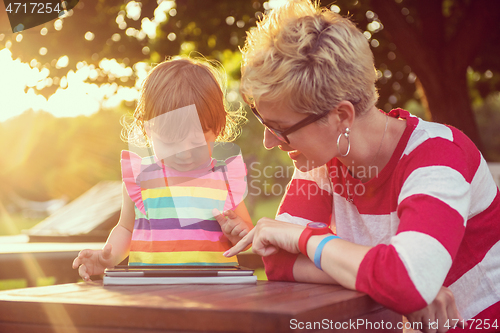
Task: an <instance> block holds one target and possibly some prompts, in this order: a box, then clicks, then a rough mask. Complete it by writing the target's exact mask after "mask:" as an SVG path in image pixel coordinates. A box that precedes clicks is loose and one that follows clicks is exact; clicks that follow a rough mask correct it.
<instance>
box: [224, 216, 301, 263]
mask: <svg viewBox="0 0 500 333" xmlns="http://www.w3.org/2000/svg"><path fill="white" fill-rule="evenodd" d="M303 230H304V226H300V225H296V224H292V223H288V222H281V221H276V220H273V219H270V218H267V217H264V218H262V219H260V220H259V222H257V225H256V226H255V228H253V229H252V230H251V231H250V232H249V233H248V234H247V235H246V236H245V237H243V238H242V239H241V240H240V241H239V242H238V243H237V244H236V245H235V246H233V247H232V248H231V249H229V250H228V251H226V252H225V253H224V255H225V256H226V257H232V256H234V255H236V254H238V253H240V252H241V251H243V250H244V249H245V248H246V247H247V246H248V245H250V244H252V251H253V252H254V253H256V254H258V255H260V256H263V257H266V256H269V255H272V254H275V253H277V252H278V251H279V249H283V250H285V251H287V252H290V253H299V245H298V243H299V237H300V234H301V233H302V231H303Z"/></svg>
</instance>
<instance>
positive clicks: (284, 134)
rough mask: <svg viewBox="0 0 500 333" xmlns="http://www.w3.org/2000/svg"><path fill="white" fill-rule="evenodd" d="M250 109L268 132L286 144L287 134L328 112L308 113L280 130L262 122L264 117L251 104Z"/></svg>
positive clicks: (288, 141)
mask: <svg viewBox="0 0 500 333" xmlns="http://www.w3.org/2000/svg"><path fill="white" fill-rule="evenodd" d="M250 109H252V112H253V114H254V115H255V117H257V119H258V120H259V121H260V122H261V124H262V125H264V126H265V127H266V128H267V130H268V131H269V132H271V133H272V134H274V136H275V137H277V138H278V140H280V141H281V142H285V143H287V144H289V143H290V140H288V135H290V134H292V133H293V132H295V131H298V130H299V129H301V128H302V127H305V126H307V125H309V124H312V123H314V122H315V121H317V120H319V119H321V118H323V117H325V116H326V115H327V114H328V113H329V112H325V113H322V114H312V115H309V116H307V117H306V118H305V119H302V120H301V121H299V122H298V123H296V124H295V125H293V126H292V127H289V128H287V129H286V130H283V131H280V130H277V129H274V128H272V127H270V126H269V125H267V124H266V123H265V122H264V119H262V116H261V115H260V113H259V111H257V109H256V108H254V107H253V106H250Z"/></svg>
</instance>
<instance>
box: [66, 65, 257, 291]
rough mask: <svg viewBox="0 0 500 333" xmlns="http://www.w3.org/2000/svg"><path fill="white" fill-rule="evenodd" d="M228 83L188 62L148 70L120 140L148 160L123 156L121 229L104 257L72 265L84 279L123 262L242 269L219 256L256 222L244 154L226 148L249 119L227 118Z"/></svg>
mask: <svg viewBox="0 0 500 333" xmlns="http://www.w3.org/2000/svg"><path fill="white" fill-rule="evenodd" d="M222 82H223V81H222V80H221V75H220V73H219V72H218V71H217V70H216V69H215V68H214V67H212V66H211V65H210V64H208V63H207V62H205V61H201V60H194V59H190V58H177V59H173V60H168V61H165V62H163V63H160V64H159V65H157V66H156V67H155V68H154V69H153V70H152V71H151V72H150V73H149V75H148V77H147V78H146V80H145V81H144V84H143V87H142V91H141V96H140V98H139V101H138V105H137V108H136V111H135V113H134V121H133V122H132V124H131V125H127V124H125V132H126V135H124V137H125V138H126V139H127V141H128V142H129V143H130V144H131V145H130V147H131V148H133V147H140V146H143V147H145V148H146V149H145V150H146V151H149V152H150V153H149V154H143V155H147V156H146V157H144V158H142V157H140V156H139V155H138V154H136V153H134V152H131V151H123V152H122V156H121V158H122V159H121V165H122V178H123V205H122V212H121V215H120V219H119V221H118V224H117V225H116V227H115V228H113V230H112V231H111V234H110V235H109V237H108V240H107V242H106V244H105V246H104V247H103V249H102V250H98V251H94V250H88V249H87V250H83V251H81V252H80V254H79V255H78V257H77V258H76V259H75V260H74V262H73V268H78V272H79V274H80V276H81V277H82V278H83V279H84V280H85V281H89V280H90V275H98V274H102V273H103V272H104V269H105V268H107V267H113V266H115V265H117V264H118V263H120V262H121V261H122V260H123V259H125V258H126V257H127V255H129V265H166V264H173V265H176V264H183V265H185V264H209V265H228V264H235V263H237V262H235V260H234V259H231V258H226V257H224V256H223V253H224V252H225V251H227V250H228V249H229V248H231V246H232V245H231V243H232V244H235V243H237V242H238V241H239V240H240V239H241V238H242V237H243V236H245V235H246V234H247V233H248V231H249V230H250V229H251V228H252V227H253V225H252V222H251V219H250V216H249V214H248V211H247V209H246V207H245V205H244V203H243V197H244V195H245V194H246V182H245V176H246V169H245V165H244V163H243V160H242V158H241V155H240V154H239V153H238V152H239V149H237V147H236V146H235V145H232V144H230V143H225V144H222V143H220V142H221V141H231V140H232V139H234V138H235V137H236V136H237V133H238V130H237V129H238V125H239V120H242V119H244V117H243V116H242V115H241V114H240V113H239V112H230V111H227V108H226V106H225V99H224V92H223V84H222ZM216 141H218V143H217V144H215V145H214V142H216ZM131 150H132V149H131ZM134 150H137V149H134ZM143 150H144V149H143ZM219 210H223V211H224V214H221V213H220V212H219ZM214 216H215V217H214Z"/></svg>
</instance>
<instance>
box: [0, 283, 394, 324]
mask: <svg viewBox="0 0 500 333" xmlns="http://www.w3.org/2000/svg"><path fill="white" fill-rule="evenodd" d="M401 320H402V319H401V315H398V314H396V313H394V312H392V311H390V310H388V309H386V308H384V307H382V306H381V305H379V304H377V303H376V302H374V301H373V300H372V299H371V298H370V297H368V296H367V295H365V294H363V293H359V292H355V291H350V290H346V289H344V288H342V287H339V286H329V285H319V284H307V283H291V282H267V281H258V283H257V284H256V285H166V286H165V285H163V286H160V285H157V286H110V287H108V286H106V287H104V286H103V285H102V281H97V282H92V283H88V284H86V283H71V284H63V285H55V286H49V287H36V288H26V289H17V290H8V291H3V292H0V332H9V333H16V332H29V333H32V332H36V333H48V332H57V333H59V332H61V333H73V332H81V333H90V332H106V333H118V332H150V333H153V332H165V331H169V332H183V333H186V332H259V333H260V332H272V333H275V332H290V331H292V332H304V331H307V332H312V331H319V332H330V331H338V332H357V333H359V332H375V331H376V332H402V330H398V329H396V327H397V325H398V323H401ZM308 322H309V325H314V322H317V323H316V328H317V329H316V330H305V328H307V326H306V325H307V324H308ZM356 323H358V324H359V325H360V326H354V325H355V324H356ZM369 323H371V325H372V327H371V328H370V326H367V325H369ZM320 325H322V326H320ZM381 325H383V326H381ZM389 325H390V326H392V329H387V328H388V327H389ZM342 326H343V328H342ZM377 326H378V327H379V329H376V327H377ZM313 327H314V326H309V328H313ZM335 327H337V328H338V329H335ZM300 328H304V329H300ZM325 328H328V329H325ZM330 328H332V329H330ZM382 328H386V329H382Z"/></svg>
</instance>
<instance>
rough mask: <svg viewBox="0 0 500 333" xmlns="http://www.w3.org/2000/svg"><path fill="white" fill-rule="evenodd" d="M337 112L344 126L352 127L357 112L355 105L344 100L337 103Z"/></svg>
mask: <svg viewBox="0 0 500 333" xmlns="http://www.w3.org/2000/svg"><path fill="white" fill-rule="evenodd" d="M335 111H336V113H337V117H338V120H339V122H340V124H341V127H342V128H346V127H349V128H351V127H352V124H353V123H354V119H355V118H356V112H355V110H354V106H353V105H352V103H351V102H349V101H342V102H340V103H339V104H338V105H337V108H336V110H335Z"/></svg>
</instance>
